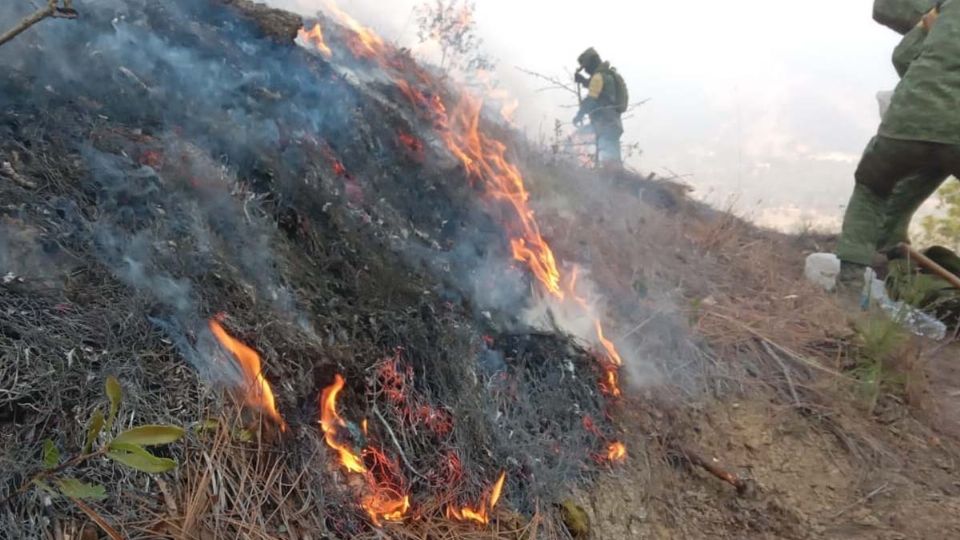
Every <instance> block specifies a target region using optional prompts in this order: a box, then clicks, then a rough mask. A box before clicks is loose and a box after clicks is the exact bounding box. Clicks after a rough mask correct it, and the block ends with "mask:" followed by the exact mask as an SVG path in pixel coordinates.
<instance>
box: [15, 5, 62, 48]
mask: <svg viewBox="0 0 960 540" xmlns="http://www.w3.org/2000/svg"><path fill="white" fill-rule="evenodd" d="M58 4H59V0H49V1H48V2H47V5H46V7H42V8H40V9H38V10H37V11H36V12H34V13H33V14H32V15H28V16H27V17H25V18H24V19H23V20H22V21H20V22H19V23H18V24H17V25H16V26H14V27H13V28H11V29H10V30H9V31H8V32H7V33H5V34H3V35H2V36H0V46H2V45H4V44H6V43H7V42H8V41H10V40H12V39H13V38H15V37H17V36H19V35H20V34H22V33H23V32H24V31H26V30H27V29H28V28H30V27H31V26H33V25H35V24H37V23H38V22H40V21H42V20H44V19H46V18H49V17H56V18H61V19H76V18H77V12H76V10H74V9H73V0H63V6H62V7H61V6H59V5H58Z"/></svg>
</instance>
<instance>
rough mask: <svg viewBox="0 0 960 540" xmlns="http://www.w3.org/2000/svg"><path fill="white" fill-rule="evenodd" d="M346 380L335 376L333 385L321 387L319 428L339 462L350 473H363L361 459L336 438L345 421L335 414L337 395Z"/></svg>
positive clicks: (343, 427) (365, 470) (344, 426)
mask: <svg viewBox="0 0 960 540" xmlns="http://www.w3.org/2000/svg"><path fill="white" fill-rule="evenodd" d="M346 383H347V381H346V380H345V379H344V378H343V377H341V376H340V375H337V376H336V379H335V380H334V381H333V385H331V386H328V387H327V388H324V389H323V393H322V394H321V396H320V428H321V429H322V430H323V435H324V440H326V441H327V446H329V447H330V448H333V449H334V450H336V451H337V453H338V454H339V455H340V463H341V464H342V465H343V467H344V468H345V469H347V470H348V471H350V472H352V473H365V472H367V468H366V467H364V466H363V460H362V459H361V458H360V456H359V455H357V454H355V453H354V452H353V451H352V450H351V449H350V447H349V446H347V445H346V444H343V443H341V442H339V441H338V440H337V435H338V433H339V432H340V430H343V429H346V427H347V422H346V421H345V420H344V419H343V418H341V417H340V415H339V414H337V396H338V395H339V394H340V391H341V390H343V386H344V385H345V384H346Z"/></svg>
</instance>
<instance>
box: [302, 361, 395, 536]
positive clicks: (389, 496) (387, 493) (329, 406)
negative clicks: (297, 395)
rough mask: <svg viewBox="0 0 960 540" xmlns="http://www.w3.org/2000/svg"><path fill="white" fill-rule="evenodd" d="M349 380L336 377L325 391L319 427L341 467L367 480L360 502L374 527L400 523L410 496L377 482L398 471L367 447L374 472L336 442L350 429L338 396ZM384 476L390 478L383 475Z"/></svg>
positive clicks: (367, 453) (356, 455) (391, 485)
mask: <svg viewBox="0 0 960 540" xmlns="http://www.w3.org/2000/svg"><path fill="white" fill-rule="evenodd" d="M346 383H347V381H346V380H345V379H344V378H343V377H342V376H341V375H339V374H338V375H337V376H336V377H335V378H334V381H333V384H332V385H330V386H328V387H327V388H324V390H323V392H322V393H321V395H320V428H321V429H322V430H323V434H324V440H325V441H326V443H327V446H329V447H330V448H332V449H333V450H335V451H336V452H337V454H339V456H340V464H341V465H343V468H344V469H346V470H347V471H348V472H350V473H354V474H360V475H363V477H364V480H365V481H366V486H367V487H366V491H367V494H366V495H364V496H363V497H362V498H361V500H360V506H361V507H362V508H363V509H364V511H366V512H367V515H369V516H370V521H372V522H373V524H374V525H376V526H380V523H381V520H383V521H400V520H402V519H403V517H404V516H405V515H406V513H407V511H408V510H409V509H410V496H409V495H406V494H404V493H402V492H401V490H400V489H398V488H396V487H395V486H394V484H393V483H391V482H388V481H382V480H378V479H377V475H376V474H375V471H392V470H393V469H395V468H396V466H395V464H394V463H392V462H391V461H390V460H389V459H388V458H387V457H386V456H385V455H384V454H383V452H381V451H380V450H377V449H376V448H373V447H368V448H367V449H365V450H364V454H366V455H368V456H369V457H370V458H371V462H372V463H375V464H376V465H375V466H374V467H373V469H372V470H371V469H369V468H367V467H366V466H365V465H364V463H363V457H362V456H361V455H359V454H357V453H356V452H354V451H353V450H352V449H351V448H350V446H349V445H347V444H344V443H341V442H339V441H338V440H337V439H338V437H339V436H340V434H341V432H342V431H343V430H349V427H348V424H347V421H346V420H344V419H343V418H342V417H341V416H340V415H339V414H338V413H337V397H338V396H339V394H340V391H341V390H343V387H344V386H345V385H346ZM367 428H368V426H367V421H366V420H364V421H363V422H362V429H363V432H364V435H366V433H367ZM381 476H388V475H387V474H383V475H381Z"/></svg>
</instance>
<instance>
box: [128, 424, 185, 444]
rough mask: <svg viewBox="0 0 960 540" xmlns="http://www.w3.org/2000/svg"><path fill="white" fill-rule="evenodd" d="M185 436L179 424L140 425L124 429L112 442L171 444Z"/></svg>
mask: <svg viewBox="0 0 960 540" xmlns="http://www.w3.org/2000/svg"><path fill="white" fill-rule="evenodd" d="M182 437H183V428H181V427H177V426H138V427H135V428H133V429H129V430H127V431H124V432H123V433H121V434H120V435H117V438H116V439H114V440H113V442H111V443H110V446H111V447H112V446H113V445H114V443H120V444H135V445H139V446H157V445H158V444H170V443H172V442H177V441H179V440H180V439H181V438H182Z"/></svg>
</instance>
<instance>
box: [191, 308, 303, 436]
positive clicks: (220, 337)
mask: <svg viewBox="0 0 960 540" xmlns="http://www.w3.org/2000/svg"><path fill="white" fill-rule="evenodd" d="M209 326H210V331H211V332H212V333H213V335H214V337H216V338H217V341H219V342H220V344H221V345H222V346H223V348H225V349H226V350H227V351H229V352H230V354H231V355H233V357H234V359H235V360H236V361H237V365H238V366H239V367H240V371H241V372H242V374H243V380H244V388H243V399H244V403H245V404H246V405H248V406H250V407H254V408H256V409H259V410H261V411H263V412H265V413H266V414H267V416H269V417H270V418H271V419H273V421H274V422H276V423H277V425H278V426H280V430H281V431H285V430H286V427H287V424H286V422H284V421H283V417H281V416H280V412H279V411H278V410H277V405H276V401H275V399H274V397H273V390H272V389H271V388H270V383H269V382H267V379H266V377H264V376H263V371H262V369H261V367H260V355H259V354H257V351H255V350H253V349H251V348H250V347H247V346H246V345H245V344H243V343H242V342H240V341H239V340H237V339H235V338H234V337H233V336H231V335H230V334H228V333H227V331H226V330H224V328H223V326H221V325H220V323H218V322H217V321H216V320H213V319H211V320H210V323H209Z"/></svg>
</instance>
